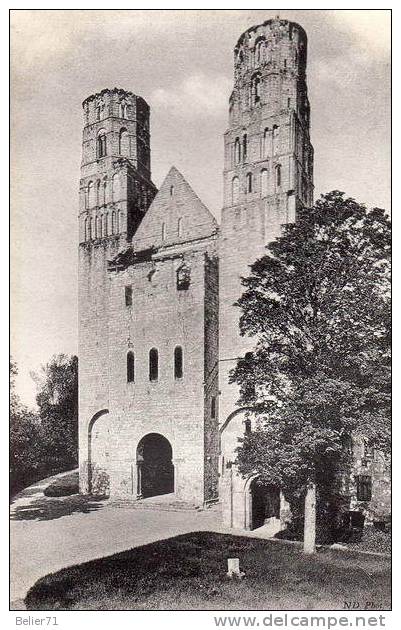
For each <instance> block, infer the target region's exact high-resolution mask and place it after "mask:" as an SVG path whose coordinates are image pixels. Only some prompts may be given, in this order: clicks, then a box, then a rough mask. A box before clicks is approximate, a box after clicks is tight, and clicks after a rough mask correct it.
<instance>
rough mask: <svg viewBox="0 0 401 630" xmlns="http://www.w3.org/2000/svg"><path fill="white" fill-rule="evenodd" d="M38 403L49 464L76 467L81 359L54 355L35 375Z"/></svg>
mask: <svg viewBox="0 0 401 630" xmlns="http://www.w3.org/2000/svg"><path fill="white" fill-rule="evenodd" d="M33 377H34V379H35V381H36V383H37V387H38V394H37V396H36V402H37V405H38V408H39V418H40V423H41V429H42V432H43V438H44V442H45V445H46V453H45V458H46V460H47V461H48V463H49V465H50V466H52V465H53V464H54V465H63V466H67V467H69V466H71V467H72V466H75V465H76V464H77V461H78V358H77V357H76V356H71V357H69V356H66V355H64V354H58V355H54V356H53V357H52V359H51V360H50V361H49V362H48V363H47V364H46V365H44V366H42V369H41V372H40V373H39V374H35V375H33Z"/></svg>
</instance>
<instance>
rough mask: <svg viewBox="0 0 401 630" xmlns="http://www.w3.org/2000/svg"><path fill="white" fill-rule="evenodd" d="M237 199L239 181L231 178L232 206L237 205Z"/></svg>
mask: <svg viewBox="0 0 401 630" xmlns="http://www.w3.org/2000/svg"><path fill="white" fill-rule="evenodd" d="M238 198H239V179H238V177H233V179H232V182H231V202H232V204H233V205H234V204H235V203H238Z"/></svg>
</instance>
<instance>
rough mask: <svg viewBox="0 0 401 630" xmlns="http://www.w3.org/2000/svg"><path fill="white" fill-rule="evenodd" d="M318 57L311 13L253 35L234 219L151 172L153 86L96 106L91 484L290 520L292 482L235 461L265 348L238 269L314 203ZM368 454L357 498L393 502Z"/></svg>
mask: <svg viewBox="0 0 401 630" xmlns="http://www.w3.org/2000/svg"><path fill="white" fill-rule="evenodd" d="M306 63H307V37H306V34H305V31H304V30H303V29H302V27H300V26H299V25H298V24H295V23H292V22H288V21H287V20H280V19H274V20H268V21H266V22H265V23H263V24H261V25H259V26H255V27H252V28H250V29H248V30H247V31H246V32H245V33H244V34H243V35H241V37H240V38H239V40H238V42H237V44H236V46H235V49H234V86H233V90H232V93H231V96H230V98H229V116H228V129H227V131H226V132H225V134H224V175H223V177H224V205H223V209H222V217H221V224H220V225H218V224H217V222H216V220H215V218H214V217H213V215H212V214H211V213H210V211H209V210H208V209H207V208H206V206H205V205H204V204H203V203H202V201H201V200H200V199H199V197H198V196H197V194H196V192H195V191H194V190H193V189H192V188H191V186H190V184H189V183H188V182H187V181H186V179H185V177H184V175H183V174H181V173H180V172H179V171H178V170H177V169H176V168H175V167H174V166H173V167H171V169H170V170H169V172H168V174H167V176H166V178H165V180H164V182H163V183H162V185H161V187H160V189H159V190H157V188H156V186H155V185H154V183H153V182H152V178H151V151H150V128H149V106H148V104H147V103H146V101H145V100H144V99H143V98H142V97H140V96H137V95H135V94H133V93H132V92H127V91H125V90H122V89H116V88H115V89H105V90H102V92H100V93H98V94H94V95H92V96H90V97H89V98H87V99H86V100H85V101H84V103H83V110H84V129H83V150H82V168H81V180H80V210H79V358H80V364H79V381H80V390H79V415H80V421H79V457H80V488H81V492H84V493H88V492H89V493H92V494H101V495H107V496H110V497H111V498H113V497H116V498H117V497H118V498H119V500H121V499H124V500H130V501H144V500H146V499H148V498H150V497H160V496H161V495H169V497H170V499H171V501H173V502H175V503H182V504H188V506H191V505H192V506H205V505H207V504H209V503H211V502H215V501H217V500H219V501H220V503H221V505H222V514H223V519H224V522H225V523H226V525H228V526H231V527H237V528H255V527H258V526H259V525H262V524H266V523H268V524H270V526H271V529H272V533H274V532H275V531H277V530H278V529H280V527H281V526H282V525H283V522H284V521H285V519H286V518H287V513H288V510H287V506H286V503H285V501H284V498H283V496H282V493H281V492H280V490H279V489H278V488H275V487H266V488H263V487H260V486H259V485H255V483H254V479H253V478H250V479H244V478H242V477H241V475H239V473H238V471H237V470H236V467H235V464H234V462H235V448H236V447H237V445H238V438H239V437H241V436H242V435H243V434H244V432H245V431H246V430H249V419H247V418H246V412H245V410H243V409H242V410H241V409H240V408H238V406H237V399H238V389H237V387H236V386H235V385H233V384H229V372H230V370H231V369H232V368H233V367H234V366H235V363H236V360H237V359H238V358H239V357H243V356H244V354H245V353H246V352H247V351H249V350H250V349H251V347H250V346H249V343H250V342H249V340H247V339H245V338H242V337H240V335H239V328H238V319H239V309H238V308H236V307H234V306H233V304H234V302H235V301H236V300H237V299H238V297H239V296H240V294H241V291H242V287H241V283H240V277H241V276H246V275H248V272H249V264H251V263H252V262H253V261H254V260H255V259H256V258H258V257H261V256H262V255H263V254H264V253H265V246H266V244H267V243H269V242H270V241H271V240H273V239H274V238H276V237H277V236H278V235H279V233H280V229H281V225H282V224H285V223H288V222H293V221H294V220H295V218H296V215H297V209H298V208H299V207H300V206H304V205H306V206H307V205H310V204H311V203H313V148H312V145H311V141H310V135H309V126H310V108H309V101H308V91H307V82H306ZM358 453H359V452H357V454H356V456H357V459H356V463H357V467H358V468H357V471H356V473H357V474H356V475H355V479H354V480H353V481H354V482H355V483H354V486H353V487H352V488H351V490H350V495H351V503H352V501H354V503H355V502H357V501H358V500H365V501H373V502H374V501H376V502H383V501H384V502H386V501H387V502H388V501H389V495H388V492H389V490H388V491H387V490H385V491H383V487H382V485H381V483H382V482H381V481H380V480H382V472H383V470H382V469H381V466H382V464H381V463H380V461H375V460H374V458H373V457H370V456H369V454H368V453H365V452H363V449H362V451H361V452H360V453H359V454H358ZM358 458H359V459H358ZM383 465H384V464H383ZM376 480H378V481H377V483H376ZM362 495H363V496H362Z"/></svg>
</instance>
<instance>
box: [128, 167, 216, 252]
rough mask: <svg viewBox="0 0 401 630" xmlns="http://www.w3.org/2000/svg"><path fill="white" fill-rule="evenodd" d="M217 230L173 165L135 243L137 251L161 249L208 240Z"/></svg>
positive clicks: (140, 228)
mask: <svg viewBox="0 0 401 630" xmlns="http://www.w3.org/2000/svg"><path fill="white" fill-rule="evenodd" d="M163 224H164V227H163ZM216 229H217V221H216V219H215V218H214V217H213V215H212V214H211V212H210V211H209V210H208V209H207V208H206V206H205V205H204V204H203V203H202V201H201V200H200V199H199V197H198V196H197V195H196V193H195V192H194V191H193V190H192V188H191V186H190V185H189V184H188V182H187V181H186V179H185V178H184V177H183V175H181V173H180V172H179V171H178V170H177V169H176V168H175V166H172V167H171V168H170V170H169V172H168V174H167V176H166V178H165V180H164V182H163V183H162V185H161V187H160V190H159V192H158V193H157V195H156V197H155V198H154V199H153V202H152V204H151V206H150V207H149V209H148V211H147V213H146V214H145V216H144V218H143V219H142V221H141V224H140V225H139V227H138V229H137V231H136V234H135V236H134V238H133V240H132V242H133V245H134V249H135V250H136V251H139V250H142V249H149V248H159V247H162V246H169V245H176V244H179V243H185V242H187V241H191V240H195V239H198V238H205V237H208V236H211V235H212V234H214V233H215V232H216Z"/></svg>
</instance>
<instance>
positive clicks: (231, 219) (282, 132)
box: [219, 18, 313, 423]
mask: <svg viewBox="0 0 401 630" xmlns="http://www.w3.org/2000/svg"><path fill="white" fill-rule="evenodd" d="M306 60H307V37H306V33H305V31H304V30H303V28H302V27H301V26H299V25H298V24H295V23H292V22H288V21H287V20H280V19H278V18H277V19H274V20H268V21H266V22H264V23H263V24H261V25H259V26H254V27H252V28H249V29H248V30H247V31H245V33H243V35H241V37H240V38H239V40H238V43H237V45H236V46H235V49H234V88H233V91H232V94H231V96H230V100H229V127H228V130H227V131H226V133H225V136H224V160H225V166H224V206H223V211H222V219H221V232H220V235H221V240H220V368H219V369H220V377H219V380H220V390H221V396H220V401H219V419H220V423H224V422H225V421H226V420H227V418H228V417H229V416H230V414H232V413H233V412H234V411H235V410H236V402H237V398H238V391H237V388H236V387H235V386H233V385H229V384H228V373H229V371H230V370H231V369H232V368H233V367H234V365H235V362H236V361H235V360H236V359H237V358H238V357H242V356H244V354H245V352H246V351H247V350H249V349H250V348H249V341H248V340H246V339H244V338H241V337H240V335H239V329H238V319H239V309H238V308H236V307H234V306H233V304H234V303H235V301H236V300H237V299H238V297H239V296H240V295H241V293H242V286H241V283H240V277H241V276H246V275H248V273H249V265H250V264H251V263H252V262H253V261H255V260H256V259H257V258H258V257H260V256H262V255H263V254H264V248H265V246H266V244H267V243H269V241H272V240H273V239H274V238H275V237H276V236H278V235H279V233H280V229H281V225H282V224H285V223H287V222H292V221H294V219H295V217H296V213H297V209H298V208H299V207H300V206H302V205H309V204H311V203H312V199H313V148H312V145H311V142H310V137H309V125H310V108H309V101H308V91H307V84H306Z"/></svg>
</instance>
